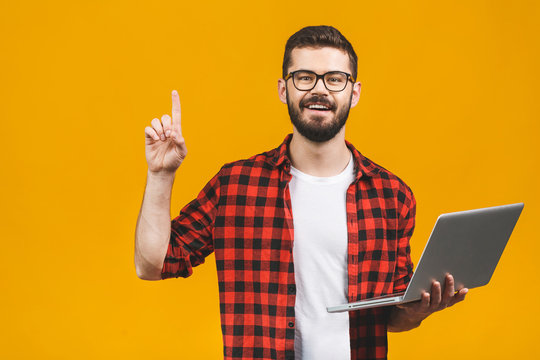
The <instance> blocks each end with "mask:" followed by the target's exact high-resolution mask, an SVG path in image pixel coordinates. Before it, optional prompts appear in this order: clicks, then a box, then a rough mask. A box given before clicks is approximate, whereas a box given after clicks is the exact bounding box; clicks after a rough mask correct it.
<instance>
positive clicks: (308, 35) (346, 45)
mask: <svg viewBox="0 0 540 360" xmlns="http://www.w3.org/2000/svg"><path fill="white" fill-rule="evenodd" d="M305 47H314V48H321V47H333V48H336V49H340V50H343V51H345V52H346V53H347V54H348V55H349V60H350V65H351V71H352V74H351V75H352V77H353V78H355V79H356V75H357V67H358V57H357V56H356V53H355V52H354V49H353V47H352V45H351V43H350V42H349V41H348V40H347V39H346V38H345V36H343V35H342V34H341V33H340V32H339V31H338V30H337V29H336V28H334V27H332V26H326V25H319V26H306V27H305V28H303V29H300V30H299V31H297V32H296V33H294V34H293V35H292V36H291V37H290V38H289V40H287V44H286V45H285V55H284V56H283V77H284V78H285V76H287V70H288V68H289V65H290V64H291V52H292V51H293V49H295V48H305Z"/></svg>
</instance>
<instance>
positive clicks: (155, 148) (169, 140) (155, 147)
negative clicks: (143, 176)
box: [144, 90, 187, 173]
mask: <svg viewBox="0 0 540 360" xmlns="http://www.w3.org/2000/svg"><path fill="white" fill-rule="evenodd" d="M151 125H152V127H150V126H147V127H146V128H145V129H144V135H145V143H146V146H145V148H146V162H147V163H148V170H149V171H151V172H154V173H161V172H165V173H174V172H176V170H177V169H178V167H179V166H180V164H182V161H184V159H185V157H186V155H187V148H186V143H185V141H184V137H183V136H182V128H181V126H180V98H179V96H178V92H177V91H176V90H173V92H172V122H171V117H170V116H169V115H167V114H165V115H163V116H162V117H161V121H160V120H159V119H158V118H154V119H153V120H152V122H151Z"/></svg>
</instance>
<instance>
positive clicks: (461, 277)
mask: <svg viewBox="0 0 540 360" xmlns="http://www.w3.org/2000/svg"><path fill="white" fill-rule="evenodd" d="M523 206H524V204H523V203H517V204H509V205H501V206H493V207H487V208H482V209H475V210H466V211H458V212H453V213H448V214H442V215H441V216H439V217H438V218H437V221H436V222H435V226H434V227H433V230H432V232H431V235H430V237H429V239H428V242H427V244H426V247H425V248H424V251H423V253H422V256H421V257H420V261H419V262H418V266H417V267H416V271H415V272H414V274H413V277H412V279H411V281H410V282H409V286H408V287H407V290H405V291H404V292H402V293H394V294H390V295H386V296H380V297H374V298H370V299H365V300H361V301H357V302H353V303H349V304H343V305H337V306H330V307H327V308H326V310H327V311H328V312H329V313H334V312H343V311H351V310H358V309H367V308H373V307H379V306H388V305H396V304H402V303H407V302H412V301H417V300H420V298H421V296H422V292H423V291H427V292H431V284H432V282H433V281H435V280H436V281H439V282H440V283H441V286H444V280H445V276H446V274H451V275H452V276H453V277H454V284H455V285H454V286H455V289H456V290H459V289H461V288H468V289H471V288H475V287H479V286H483V285H486V284H487V283H488V282H489V280H490V279H491V276H492V275H493V272H494V271H495V267H496V266H497V263H498V262H499V259H500V257H501V255H502V252H503V250H504V248H505V246H506V243H507V242H508V239H509V238H510V235H511V234H512V231H513V230H514V227H515V225H516V223H517V221H518V219H519V216H520V214H521V211H522V210H523Z"/></svg>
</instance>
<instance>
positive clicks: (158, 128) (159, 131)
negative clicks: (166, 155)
mask: <svg viewBox="0 0 540 360" xmlns="http://www.w3.org/2000/svg"><path fill="white" fill-rule="evenodd" d="M151 124H152V127H153V128H154V130H156V133H157V134H158V136H159V137H160V138H161V140H165V133H164V132H163V126H161V121H159V119H158V118H154V119H153V120H152V122H151Z"/></svg>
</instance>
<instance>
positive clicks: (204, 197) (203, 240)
mask: <svg viewBox="0 0 540 360" xmlns="http://www.w3.org/2000/svg"><path fill="white" fill-rule="evenodd" d="M219 174H220V173H218V174H216V175H215V176H214V177H213V178H212V179H211V180H210V181H209V182H208V183H207V184H206V185H205V187H204V188H203V189H202V190H201V192H200V193H199V195H198V196H197V197H196V198H195V199H193V200H192V201H191V202H189V203H188V204H187V205H186V206H184V208H183V209H182V210H180V214H179V215H178V216H177V217H176V218H174V219H172V220H171V236H170V241H169V245H168V248H167V254H166V255H165V260H164V262H163V268H162V270H161V278H162V279H166V278H171V277H188V276H190V275H191V274H192V273H193V267H194V266H197V265H200V264H202V263H204V259H205V257H207V256H208V255H210V254H211V253H212V252H213V251H214V242H213V237H212V234H213V228H214V220H215V217H216V213H217V205H218V199H219Z"/></svg>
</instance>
